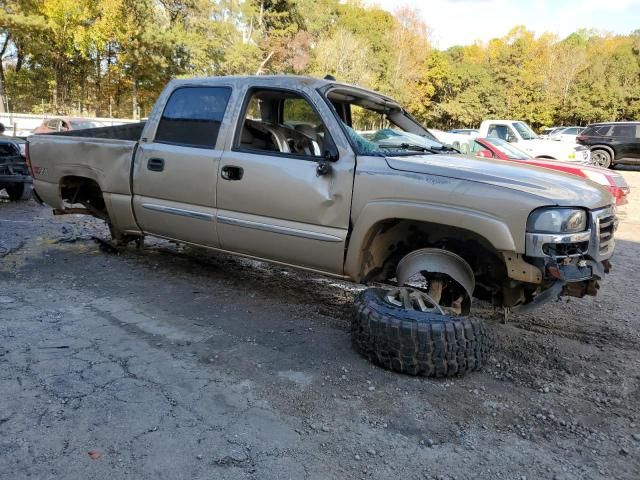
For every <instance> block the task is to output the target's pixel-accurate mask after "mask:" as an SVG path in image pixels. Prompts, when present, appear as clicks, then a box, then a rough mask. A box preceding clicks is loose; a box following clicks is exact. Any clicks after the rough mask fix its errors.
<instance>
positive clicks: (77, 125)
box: [71, 120, 104, 130]
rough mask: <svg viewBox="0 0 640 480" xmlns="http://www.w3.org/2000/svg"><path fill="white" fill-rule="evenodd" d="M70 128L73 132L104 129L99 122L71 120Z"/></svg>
mask: <svg viewBox="0 0 640 480" xmlns="http://www.w3.org/2000/svg"><path fill="white" fill-rule="evenodd" d="M71 127H72V128H73V129H74V130H83V129H85V128H99V127H104V124H103V123H101V122H96V121H91V120H71Z"/></svg>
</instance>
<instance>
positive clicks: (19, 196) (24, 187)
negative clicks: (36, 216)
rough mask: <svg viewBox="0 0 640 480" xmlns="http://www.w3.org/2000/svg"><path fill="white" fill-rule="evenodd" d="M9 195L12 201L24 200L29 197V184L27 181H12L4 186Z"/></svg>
mask: <svg viewBox="0 0 640 480" xmlns="http://www.w3.org/2000/svg"><path fill="white" fill-rule="evenodd" d="M5 190H6V191H7V194H8V195H9V200H11V201H14V202H21V201H22V202H24V201H26V200H29V199H30V198H31V185H30V184H27V183H14V184H12V185H9V186H8V187H6V188H5Z"/></svg>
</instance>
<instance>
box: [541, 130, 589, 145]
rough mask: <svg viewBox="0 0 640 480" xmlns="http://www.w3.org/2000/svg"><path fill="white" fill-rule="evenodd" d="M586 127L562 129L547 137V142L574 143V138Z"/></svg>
mask: <svg viewBox="0 0 640 480" xmlns="http://www.w3.org/2000/svg"><path fill="white" fill-rule="evenodd" d="M585 128H586V127H562V128H558V129H557V130H555V131H554V132H552V133H551V134H549V135H548V136H547V138H548V139H549V140H559V141H561V142H571V143H576V138H577V137H578V135H580V134H581V133H582V132H583V131H584V129H585Z"/></svg>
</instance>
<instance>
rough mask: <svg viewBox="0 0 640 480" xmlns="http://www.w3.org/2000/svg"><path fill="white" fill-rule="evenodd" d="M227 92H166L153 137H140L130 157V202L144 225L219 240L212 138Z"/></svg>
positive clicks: (195, 239) (166, 233) (197, 239)
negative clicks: (135, 149) (133, 154)
mask: <svg viewBox="0 0 640 480" xmlns="http://www.w3.org/2000/svg"><path fill="white" fill-rule="evenodd" d="M230 94H231V89H230V88H227V87H181V88H177V89H176V90H174V91H173V93H172V94H171V96H170V97H169V99H168V101H167V104H166V106H165V108H164V112H163V113H162V117H161V119H160V121H159V123H158V128H157V130H156V132H155V137H154V138H153V139H150V141H147V142H141V143H140V146H139V147H138V151H137V153H136V158H135V167H134V179H133V193H134V197H133V208H134V212H135V215H136V220H137V221H138V224H139V225H140V227H141V228H142V230H143V231H145V232H148V233H151V234H154V235H159V236H162V237H167V238H174V239H178V240H182V241H186V242H192V243H197V244H201V245H207V246H213V247H217V246H218V236H217V232H216V223H215V209H216V180H217V175H218V166H219V162H220V156H221V153H222V152H221V151H220V150H218V149H217V147H216V144H217V143H218V131H219V129H220V125H221V122H222V119H223V116H224V113H225V110H226V107H227V103H228V101H229V96H230ZM220 143H222V142H220Z"/></svg>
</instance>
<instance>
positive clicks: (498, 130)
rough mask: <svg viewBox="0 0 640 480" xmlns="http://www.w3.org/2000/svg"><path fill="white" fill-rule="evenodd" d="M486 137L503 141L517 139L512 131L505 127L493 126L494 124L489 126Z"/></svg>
mask: <svg viewBox="0 0 640 480" xmlns="http://www.w3.org/2000/svg"><path fill="white" fill-rule="evenodd" d="M487 137H493V138H501V139H502V140H504V141H509V139H511V138H513V139H515V138H517V137H516V136H515V134H514V133H513V130H511V129H510V128H509V127H507V126H506V125H495V124H491V125H490V126H489V131H488V132H487Z"/></svg>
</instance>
